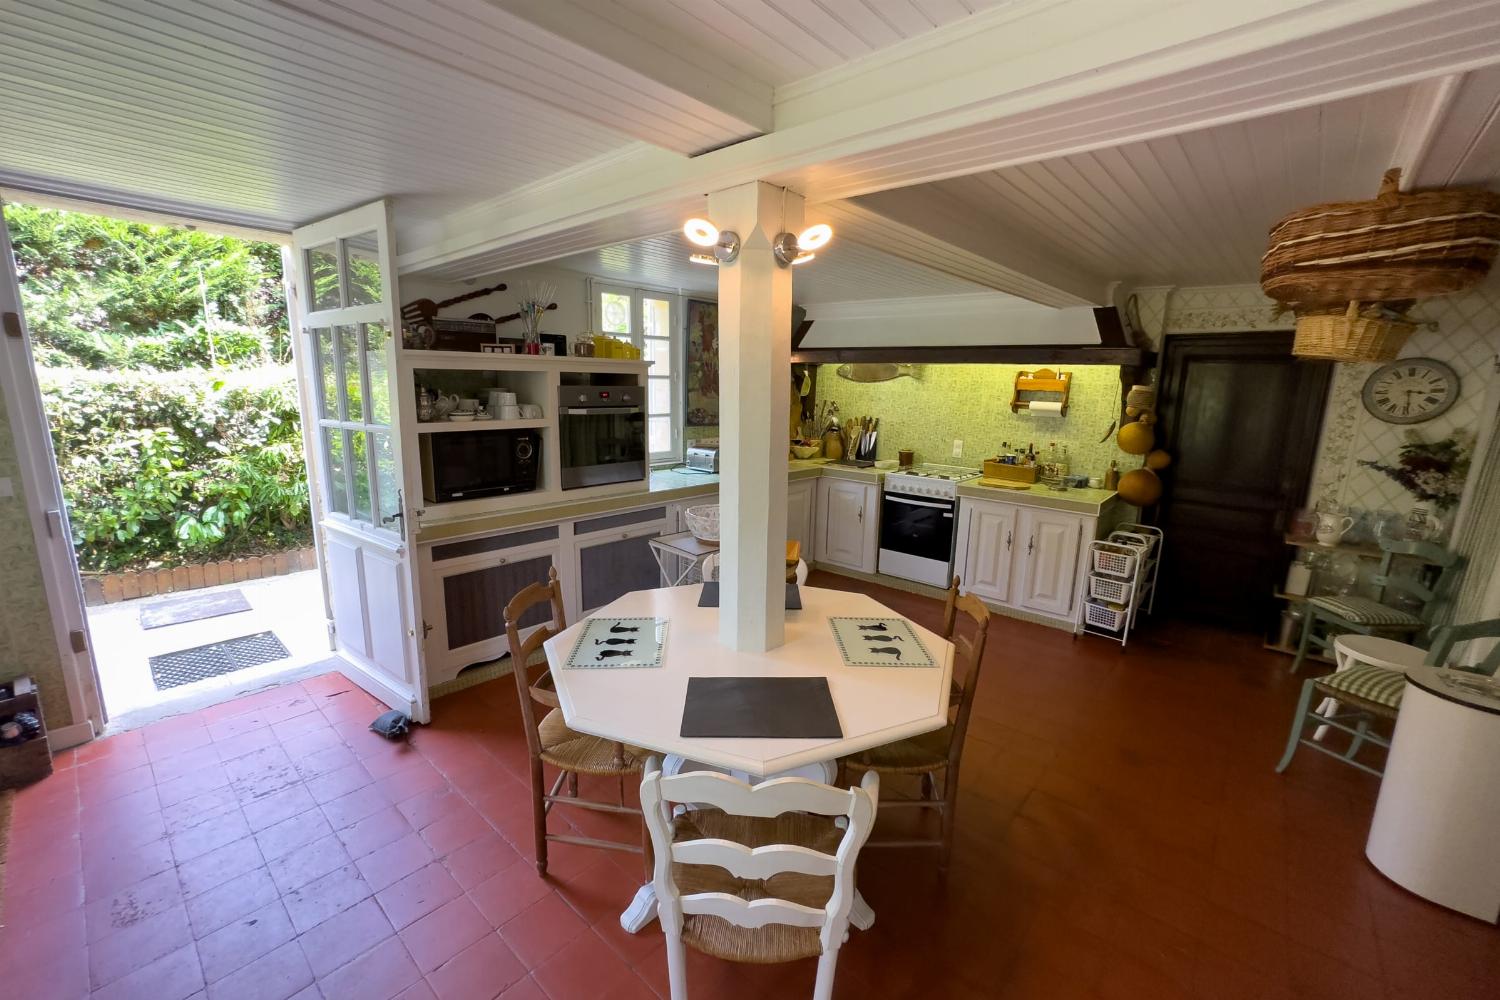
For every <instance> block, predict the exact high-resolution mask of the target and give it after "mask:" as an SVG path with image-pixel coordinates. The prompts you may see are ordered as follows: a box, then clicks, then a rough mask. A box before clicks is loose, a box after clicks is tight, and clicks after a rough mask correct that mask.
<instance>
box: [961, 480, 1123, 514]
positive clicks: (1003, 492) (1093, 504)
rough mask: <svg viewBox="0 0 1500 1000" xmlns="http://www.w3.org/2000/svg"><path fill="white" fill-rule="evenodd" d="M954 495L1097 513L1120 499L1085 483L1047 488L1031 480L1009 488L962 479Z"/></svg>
mask: <svg viewBox="0 0 1500 1000" xmlns="http://www.w3.org/2000/svg"><path fill="white" fill-rule="evenodd" d="M958 495H959V496H960V497H962V498H964V499H967V500H994V501H998V502H1000V503H1013V504H1019V505H1021V506H1023V507H1045V508H1047V509H1048V510H1065V511H1069V512H1071V513H1074V514H1088V515H1090V516H1091V517H1098V516H1099V515H1100V514H1101V513H1102V512H1103V511H1104V509H1105V508H1106V507H1109V506H1111V505H1112V504H1116V503H1124V501H1123V500H1121V499H1120V498H1119V494H1118V493H1116V492H1115V491H1114V490H1091V489H1088V488H1087V487H1084V488H1080V489H1069V490H1061V491H1059V490H1051V489H1048V488H1047V487H1045V486H1043V485H1042V484H1041V483H1035V484H1033V485H1032V487H1031V488H1030V489H1029V490H1011V489H1006V488H1004V487H1002V486H980V485H979V484H977V483H965V484H964V485H962V486H960V487H959V488H958Z"/></svg>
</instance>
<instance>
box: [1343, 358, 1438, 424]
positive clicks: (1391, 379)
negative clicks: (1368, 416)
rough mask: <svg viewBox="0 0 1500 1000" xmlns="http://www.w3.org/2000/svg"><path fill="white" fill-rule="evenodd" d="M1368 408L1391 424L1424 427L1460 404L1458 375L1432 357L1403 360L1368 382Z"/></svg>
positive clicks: (1380, 369) (1366, 395) (1383, 368)
mask: <svg viewBox="0 0 1500 1000" xmlns="http://www.w3.org/2000/svg"><path fill="white" fill-rule="evenodd" d="M1364 401H1365V409H1367V410H1369V411H1370V412H1371V413H1372V414H1374V415H1375V416H1377V417H1379V418H1380V419H1381V420H1384V421H1385V422H1386V423H1389V424H1420V423H1421V422H1422V421H1424V420H1431V419H1432V418H1433V417H1435V416H1437V415H1438V414H1440V413H1443V412H1445V411H1446V410H1447V409H1448V407H1450V406H1452V405H1453V404H1454V403H1456V402H1457V401H1458V373H1457V372H1455V371H1454V370H1453V369H1452V368H1449V367H1448V366H1447V365H1445V364H1443V363H1442V362H1441V361H1435V360H1433V359H1432V358H1402V359H1401V360H1399V361H1392V362H1391V363H1390V364H1388V365H1384V366H1382V367H1380V368H1377V369H1376V370H1375V373H1374V374H1373V375H1371V376H1370V378H1369V380H1368V381H1367V382H1365V391H1364Z"/></svg>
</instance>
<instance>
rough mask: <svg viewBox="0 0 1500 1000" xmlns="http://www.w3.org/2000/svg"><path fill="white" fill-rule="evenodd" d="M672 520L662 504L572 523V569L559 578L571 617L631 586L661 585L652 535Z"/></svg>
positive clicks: (642, 587)
mask: <svg viewBox="0 0 1500 1000" xmlns="http://www.w3.org/2000/svg"><path fill="white" fill-rule="evenodd" d="M670 523H671V521H670V516H669V513H668V511H667V508H666V507H665V506H661V507H647V508H645V509H643V510H634V511H626V512H625V513H622V514H606V515H604V516H603V517H591V518H587V519H584V520H580V521H575V522H573V531H572V535H573V558H572V560H571V568H572V572H571V573H567V574H565V575H564V580H563V584H564V586H563V592H564V596H565V601H564V603H565V605H566V606H567V609H568V613H569V615H570V616H572V617H573V618H574V619H577V618H581V617H583V616H584V615H587V614H589V613H591V612H592V611H594V610H595V609H596V608H602V607H603V606H604V605H606V604H608V603H610V602H611V601H613V600H616V599H618V598H620V597H623V596H625V595H626V594H628V593H630V592H631V591H632V590H651V589H653V588H655V587H659V586H661V572H660V570H659V569H658V568H657V565H656V558H655V557H654V556H653V555H652V553H651V539H653V538H655V537H657V536H658V535H663V534H666V533H667V530H668V526H669V525H670Z"/></svg>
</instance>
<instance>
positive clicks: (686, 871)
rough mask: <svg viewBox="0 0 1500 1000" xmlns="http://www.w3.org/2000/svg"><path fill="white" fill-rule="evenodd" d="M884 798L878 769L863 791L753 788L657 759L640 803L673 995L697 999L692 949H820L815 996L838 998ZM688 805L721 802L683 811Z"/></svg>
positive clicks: (760, 957)
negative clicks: (667, 767)
mask: <svg viewBox="0 0 1500 1000" xmlns="http://www.w3.org/2000/svg"><path fill="white" fill-rule="evenodd" d="M879 797H880V779H879V777H878V776H877V775H876V774H875V772H873V771H871V772H869V773H868V774H866V775H865V778H864V781H863V782H862V783H861V784H860V786H859V787H858V788H848V789H844V788H834V787H832V786H831V785H824V784H820V783H818V782H816V781H808V780H806V779H804V778H775V779H772V780H770V781H764V782H762V783H761V784H759V785H755V786H753V787H752V786H751V785H749V784H746V783H745V782H743V781H737V780H735V779H734V778H732V777H729V776H728V775H724V774H717V773H714V772H711V771H688V772H684V773H682V774H677V775H673V776H666V775H663V774H662V767H661V762H660V761H659V760H658V759H657V758H654V757H653V758H652V759H651V760H650V761H649V762H648V763H647V765H646V775H645V778H644V779H643V780H642V782H641V809H642V811H643V812H644V813H645V815H646V828H647V830H648V831H649V832H650V834H651V843H652V847H653V849H654V852H655V871H654V875H653V885H654V887H655V889H656V899H657V905H658V910H657V915H658V916H659V917H660V919H661V926H662V931H663V932H664V933H665V934H666V938H667V974H668V976H669V978H670V981H671V987H672V1000H688V992H687V950H686V949H687V947H688V946H692V947H693V948H694V949H695V950H697V951H701V952H703V953H704V954H707V955H713V956H715V957H717V958H723V959H726V960H728V961H737V962H756V963H776V962H792V961H796V960H798V959H803V958H811V957H814V956H816V957H817V958H818V975H817V983H816V985H815V987H814V989H813V998H814V1000H829V998H831V997H832V996H833V977H834V971H835V969H836V967H837V965H838V954H839V948H840V947H842V945H843V943H844V941H845V940H846V939H847V938H848V934H849V923H850V920H849V917H850V910H851V909H852V908H853V906H854V902H855V887H854V862H855V859H856V857H857V856H858V854H859V849H860V848H861V847H862V846H864V843H865V840H866V838H868V837H869V835H870V828H871V827H872V826H873V825H874V822H875V806H876V803H877V801H878V800H879ZM681 802H686V803H698V804H699V805H702V806H707V807H710V808H699V809H694V810H692V811H688V812H684V813H682V814H681V815H678V816H675V817H674V816H673V808H672V806H673V804H674V803H681ZM839 820H842V821H843V823H842V824H841V823H839V822H838V821H839Z"/></svg>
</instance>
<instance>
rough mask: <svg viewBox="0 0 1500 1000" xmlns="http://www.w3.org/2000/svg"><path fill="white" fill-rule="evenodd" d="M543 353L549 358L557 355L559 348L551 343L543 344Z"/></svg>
mask: <svg viewBox="0 0 1500 1000" xmlns="http://www.w3.org/2000/svg"><path fill="white" fill-rule="evenodd" d="M542 353H543V354H544V355H546V356H547V357H549V358H550V357H555V356H556V355H557V348H556V347H554V346H553V345H551V344H543V345H542Z"/></svg>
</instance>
